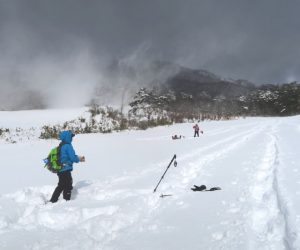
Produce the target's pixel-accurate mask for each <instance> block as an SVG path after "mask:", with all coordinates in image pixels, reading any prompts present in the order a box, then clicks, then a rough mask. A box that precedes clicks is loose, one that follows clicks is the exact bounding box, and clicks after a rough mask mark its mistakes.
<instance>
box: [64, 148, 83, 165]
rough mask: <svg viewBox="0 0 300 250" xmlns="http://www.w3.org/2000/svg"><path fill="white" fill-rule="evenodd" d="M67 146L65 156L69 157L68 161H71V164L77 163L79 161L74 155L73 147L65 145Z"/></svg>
mask: <svg viewBox="0 0 300 250" xmlns="http://www.w3.org/2000/svg"><path fill="white" fill-rule="evenodd" d="M66 146H67V149H66V151H67V155H68V157H69V159H70V160H71V161H72V162H76V163H78V162H79V161H80V159H79V157H78V155H76V154H75V151H74V149H73V146H72V145H71V144H66Z"/></svg>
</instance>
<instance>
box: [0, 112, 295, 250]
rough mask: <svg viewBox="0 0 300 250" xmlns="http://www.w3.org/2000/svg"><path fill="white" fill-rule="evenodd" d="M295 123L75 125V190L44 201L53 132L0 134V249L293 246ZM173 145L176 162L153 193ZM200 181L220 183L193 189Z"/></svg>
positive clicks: (51, 180) (51, 178) (49, 186)
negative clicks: (93, 128) (38, 136)
mask: <svg viewBox="0 0 300 250" xmlns="http://www.w3.org/2000/svg"><path fill="white" fill-rule="evenodd" d="M75 113H76V112H75ZM75 113H74V115H75ZM79 113H80V112H79ZM15 114H17V113H15V112H11V113H9V116H11V117H13V116H14V115H15ZM2 115H3V113H1V116H2ZM27 116H28V118H29V117H31V118H32V121H34V120H36V119H41V117H40V116H39V118H38V117H37V113H36V112H35V111H32V112H31V111H27ZM41 116H42V113H41ZM71 116H72V115H71ZM55 117H56V116H55V112H53V117H51V116H50V115H49V113H48V116H47V120H55V119H56V118H55ZM74 118H75V117H74ZM0 120H1V122H2V121H3V120H2V118H1V119H0ZM12 120H13V119H12ZM55 122H57V121H55ZM299 124H300V117H299V116H295V117H288V118H247V119H240V120H234V121H218V122H209V121H206V122H201V123H200V127H201V129H202V130H203V131H204V134H200V137H199V138H193V137H192V133H193V131H192V126H193V124H191V123H185V124H177V125H173V126H165V127H157V128H153V129H148V130H146V131H125V132H120V133H111V134H88V135H77V136H76V137H75V138H74V142H73V145H74V148H75V150H76V152H77V154H79V155H85V157H86V162H85V163H80V164H78V165H75V169H74V171H73V173H72V175H73V182H74V183H73V185H74V190H73V194H72V200H71V201H69V202H65V201H64V200H62V199H61V200H59V202H58V203H56V204H51V203H47V204H46V205H45V204H44V203H45V201H46V200H48V199H49V198H50V196H51V194H52V192H53V190H54V188H55V185H56V183H57V177H56V175H54V174H52V173H50V172H48V171H47V170H45V169H44V168H43V164H42V159H43V158H44V157H45V156H46V155H47V153H48V151H49V149H50V148H51V147H53V146H56V145H57V144H58V141H56V140H47V141H45V140H34V141H24V142H22V143H16V144H7V143H0V152H1V165H2V173H1V175H0V190H1V196H0V249H16V250H17V249H18V250H19V249H72V250H74V249H80V250H81V249H89V250H91V249H121V250H123V249H124V250H125V249H128V250H129V249H155V250H158V249H161V250H165V249H172V250H173V249H180V250H181V249H237V250H238V249H239V250H240V249H300V239H299V233H300V169H299V158H300V156H299V148H300V140H299V136H300V125H299ZM11 125H12V126H13V125H15V126H16V127H19V126H21V125H23V124H20V123H19V122H18V119H17V118H15V124H11ZM27 125H28V126H29V125H30V123H28V124H27ZM3 127H5V125H3ZM174 134H177V135H184V136H185V138H184V139H180V140H171V136H172V135H174ZM174 154H176V155H177V162H178V166H177V167H176V168H175V167H173V166H171V167H170V169H169V170H168V172H167V174H166V176H165V178H164V179H163V180H162V182H161V185H160V186H159V187H158V189H157V192H156V193H153V189H154V188H155V186H156V184H157V183H158V181H159V179H160V177H161V176H162V174H163V172H164V171H165V169H166V167H167V165H168V163H169V161H170V160H171V158H172V157H173V155H174ZM202 184H204V185H206V186H207V187H208V188H210V187H215V186H218V187H221V188H222V190H220V191H215V192H193V191H191V190H190V188H191V187H193V185H202ZM161 194H171V195H172V196H167V197H164V198H160V197H159V196H160V195H161Z"/></svg>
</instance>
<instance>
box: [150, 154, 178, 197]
mask: <svg viewBox="0 0 300 250" xmlns="http://www.w3.org/2000/svg"><path fill="white" fill-rule="evenodd" d="M173 161H174V167H176V166H177V161H176V155H174V156H173V158H172V160H171V161H170V163H169V165H168V167H167V169H166V170H165V172H164V174H163V175H162V177H161V178H160V180H159V182H158V183H157V185H156V187H155V188H154V190H153V193H155V192H156V189H157V188H158V186H159V184H160V183H161V181H162V179H163V178H164V176H165V174H166V173H167V171H168V169H169V168H170V166H171V164H172V162H173Z"/></svg>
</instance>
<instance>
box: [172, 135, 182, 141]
mask: <svg viewBox="0 0 300 250" xmlns="http://www.w3.org/2000/svg"><path fill="white" fill-rule="evenodd" d="M181 138H184V136H182V135H180V136H178V135H173V136H172V139H173V140H177V139H181Z"/></svg>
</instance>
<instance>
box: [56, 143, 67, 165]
mask: <svg viewBox="0 0 300 250" xmlns="http://www.w3.org/2000/svg"><path fill="white" fill-rule="evenodd" d="M65 144H67V143H65V142H60V143H59V145H58V150H57V151H58V154H57V162H58V163H59V165H61V166H62V163H61V162H60V151H61V148H62V146H63V145H65Z"/></svg>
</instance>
